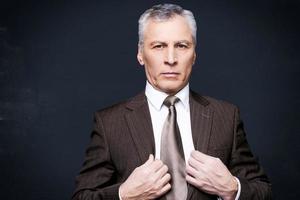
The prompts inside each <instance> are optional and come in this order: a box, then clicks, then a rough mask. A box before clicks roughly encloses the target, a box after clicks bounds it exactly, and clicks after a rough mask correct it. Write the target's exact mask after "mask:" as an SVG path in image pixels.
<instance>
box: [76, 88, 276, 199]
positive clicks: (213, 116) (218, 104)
mask: <svg viewBox="0 0 300 200" xmlns="http://www.w3.org/2000/svg"><path fill="white" fill-rule="evenodd" d="M190 111H191V126H192V135H193V141H194V146H195V149H196V150H198V151H201V152H203V153H205V154H208V155H211V156H214V157H218V158H220V159H221V160H222V162H223V163H224V164H225V165H226V166H227V167H228V169H229V170H230V172H231V173H232V174H233V175H234V176H236V177H238V178H239V180H240V182H241V188H242V190H241V196H240V199H241V200H244V199H271V187H270V184H269V181H268V178H267V177H266V175H265V174H264V172H263V171H262V169H261V167H260V166H259V164H258V163H257V160H256V159H255V158H254V157H253V155H252V153H251V151H250V148H249V146H248V143H247V140H246V136H245V133H244V130H243V123H242V122H241V120H240V119H239V111H238V109H237V108H236V107H235V106H234V105H231V104H229V103H226V102H223V101H218V100H215V99H212V98H209V97H203V96H200V95H198V94H196V93H194V92H191V93H190ZM154 146H155V145H154V136H153V131H152V124H151V118H150V112H149V108H148V104H147V100H146V97H145V94H144V93H141V94H139V95H137V96H136V97H134V98H132V99H131V100H129V101H126V102H123V103H120V104H117V105H114V106H112V107H109V108H106V109H104V110H101V111H98V112H96V113H95V127H94V130H93V132H92V135H91V143H90V145H89V147H88V148H87V151H86V157H85V161H84V164H83V167H82V169H81V171H80V174H79V175H78V176H77V179H76V190H75V192H74V194H73V198H72V199H73V200H83V199H89V200H96V199H97V200H98V199H119V198H118V189H119V186H120V184H121V183H122V182H124V181H125V180H126V179H127V177H128V176H129V175H130V174H131V172H132V171H133V170H134V169H135V168H136V167H138V166H140V165H142V164H143V163H144V162H145V161H146V160H147V159H148V157H149V154H154V153H155V147H154ZM161 199H164V197H162V198H161ZM187 199H189V200H196V199H197V200H205V199H207V200H208V199H217V197H216V196H212V195H209V194H206V193H204V192H202V191H200V190H198V189H196V188H195V187H193V186H191V185H189V186H188V198H187Z"/></svg>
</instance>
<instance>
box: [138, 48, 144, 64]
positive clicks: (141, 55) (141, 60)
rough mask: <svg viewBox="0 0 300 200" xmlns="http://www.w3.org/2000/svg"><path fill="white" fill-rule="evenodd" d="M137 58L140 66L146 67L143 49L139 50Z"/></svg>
mask: <svg viewBox="0 0 300 200" xmlns="http://www.w3.org/2000/svg"><path fill="white" fill-rule="evenodd" d="M136 57H137V60H138V61H139V63H140V65H144V60H143V53H142V50H141V49H139V50H138V53H137V56H136Z"/></svg>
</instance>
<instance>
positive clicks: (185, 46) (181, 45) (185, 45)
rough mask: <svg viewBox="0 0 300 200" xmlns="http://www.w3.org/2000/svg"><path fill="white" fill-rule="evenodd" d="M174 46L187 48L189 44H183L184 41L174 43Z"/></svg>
mask: <svg viewBox="0 0 300 200" xmlns="http://www.w3.org/2000/svg"><path fill="white" fill-rule="evenodd" d="M176 47H177V48H178V49H187V48H188V47H189V46H188V45H187V44H184V43H179V44H176Z"/></svg>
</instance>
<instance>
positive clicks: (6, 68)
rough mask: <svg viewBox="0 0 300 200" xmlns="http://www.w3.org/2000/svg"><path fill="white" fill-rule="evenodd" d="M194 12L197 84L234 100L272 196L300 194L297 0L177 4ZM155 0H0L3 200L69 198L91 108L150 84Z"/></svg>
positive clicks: (193, 84)
mask: <svg viewBox="0 0 300 200" xmlns="http://www.w3.org/2000/svg"><path fill="white" fill-rule="evenodd" d="M174 2H175V3H179V4H180V5H182V6H183V7H185V8H187V9H190V10H192V11H193V12H194V14H195V16H196V19H197V23H198V37H197V38H198V46H197V56H198V57H197V58H198V59H197V63H196V66H195V67H194V71H193V76H192V80H191V87H192V88H193V89H194V90H196V91H198V92H200V93H202V94H205V95H210V96H213V97H216V98H219V99H224V100H227V101H230V102H232V103H234V104H237V105H238V106H239V107H240V109H241V114H242V118H243V120H244V122H245V126H246V127H245V128H246V131H247V134H248V140H249V143H250V144H251V147H252V150H253V152H254V153H255V154H256V155H257V156H258V157H259V158H260V162H261V164H262V165H263V167H264V169H265V171H266V172H267V174H268V175H269V177H270V179H271V181H272V184H273V191H274V199H298V198H299V197H300V190H299V178H300V174H299V169H300V164H299V153H300V151H299V142H300V141H299V138H300V136H299V130H300V125H299V112H300V109H299V106H300V105H299V98H300V96H299V78H298V77H299V72H300V70H299V67H300V66H299V65H300V58H299V53H300V48H299V45H300V39H299V35H300V27H299V24H300V16H299V15H300V14H299V13H300V2H299V1H297V0H286V1H283V0H274V1H270V0H269V1H217V0H209V1H208V0H205V1H204V0H203V1H196V0H195V1H188V0H186V1H182V2H178V1H174ZM157 3H159V2H158V1H135V2H133V1H131V2H128V1H127V2H126V1H109V2H104V1H50V0H49V1H33V0H27V1H16V0H7V1H1V3H0V8H1V10H0V20H1V21H0V173H1V174H0V182H1V185H0V199H12V200H15V199H23V200H29V199H30V200H41V199H45V200H48V199H49V200H50V199H51V200H58V199H69V198H70V196H71V193H72V191H73V189H74V178H75V176H76V174H77V173H78V171H79V169H80V166H81V164H82V161H83V157H84V151H85V147H86V145H87V144H88V141H89V134H90V130H91V127H92V113H93V112H94V111H95V110H97V109H99V108H103V107H105V106H108V105H110V104H112V103H116V102H118V101H120V100H123V99H126V98H128V97H131V96H133V95H134V94H136V93H138V92H139V91H141V90H142V89H143V88H144V86H145V76H144V70H143V68H142V67H139V65H138V62H137V61H136V51H137V20H138V17H139V16H140V14H141V13H142V12H143V11H144V10H145V9H147V8H149V7H150V6H152V5H153V4H157Z"/></svg>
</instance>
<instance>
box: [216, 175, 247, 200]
mask: <svg viewBox="0 0 300 200" xmlns="http://www.w3.org/2000/svg"><path fill="white" fill-rule="evenodd" d="M234 178H235V180H236V181H237V183H238V191H237V193H236V196H235V199H234V200H239V198H240V195H241V190H242V187H241V183H240V180H239V179H238V178H237V177H234ZM218 200H222V198H221V197H218Z"/></svg>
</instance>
